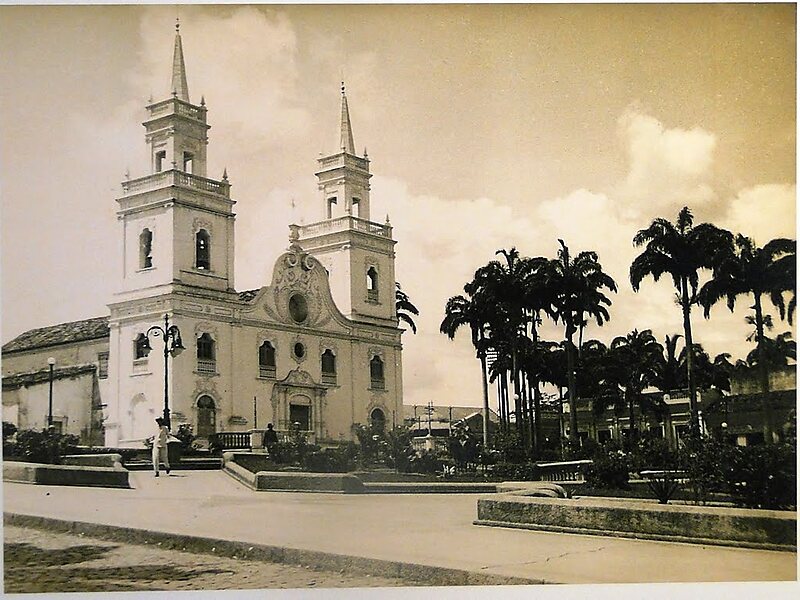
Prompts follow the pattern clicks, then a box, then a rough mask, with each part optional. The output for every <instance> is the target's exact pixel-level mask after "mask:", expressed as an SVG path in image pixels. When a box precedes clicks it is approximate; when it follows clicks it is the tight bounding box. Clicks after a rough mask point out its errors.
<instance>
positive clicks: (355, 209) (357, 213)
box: [350, 198, 361, 218]
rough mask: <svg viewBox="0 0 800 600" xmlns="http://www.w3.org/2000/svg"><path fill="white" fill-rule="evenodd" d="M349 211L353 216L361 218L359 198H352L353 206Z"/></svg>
mask: <svg viewBox="0 0 800 600" xmlns="http://www.w3.org/2000/svg"><path fill="white" fill-rule="evenodd" d="M350 213H351V214H352V215H353V216H354V217H358V218H361V200H359V199H358V198H353V208H352V209H351V211H350Z"/></svg>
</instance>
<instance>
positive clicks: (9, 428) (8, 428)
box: [3, 421, 17, 458]
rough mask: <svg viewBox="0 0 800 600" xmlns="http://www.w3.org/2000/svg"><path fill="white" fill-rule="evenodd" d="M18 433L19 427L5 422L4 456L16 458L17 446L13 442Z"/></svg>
mask: <svg viewBox="0 0 800 600" xmlns="http://www.w3.org/2000/svg"><path fill="white" fill-rule="evenodd" d="M16 433H17V426H16V425H14V424H13V423H9V422H8V421H3V456H5V457H6V458H7V457H9V456H14V455H15V454H16V452H17V445H16V443H15V442H14V441H13V440H12V438H13V437H14V435H15V434H16Z"/></svg>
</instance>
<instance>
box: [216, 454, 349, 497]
mask: <svg viewBox="0 0 800 600" xmlns="http://www.w3.org/2000/svg"><path fill="white" fill-rule="evenodd" d="M222 461H223V462H222V469H223V470H224V471H225V472H226V473H228V475H230V476H231V477H233V478H234V479H238V480H239V481H241V482H242V483H244V484H245V485H247V486H248V487H250V488H252V489H254V490H256V491H258V492H265V491H268V492H322V493H329V494H359V493H363V492H364V484H363V483H361V480H360V479H359V478H358V477H355V476H353V475H347V474H344V473H303V472H284V471H259V472H258V473H252V472H251V471H248V470H247V469H245V468H244V467H242V466H241V465H237V464H236V455H235V453H233V452H225V453H224V454H223V455H222Z"/></svg>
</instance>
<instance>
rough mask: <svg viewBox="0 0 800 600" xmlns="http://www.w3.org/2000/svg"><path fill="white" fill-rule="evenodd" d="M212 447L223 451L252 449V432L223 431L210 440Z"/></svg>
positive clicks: (214, 434)
mask: <svg viewBox="0 0 800 600" xmlns="http://www.w3.org/2000/svg"><path fill="white" fill-rule="evenodd" d="M208 441H209V442H210V443H211V445H214V446H218V447H219V448H221V449H222V450H241V449H249V448H250V432H248V431H221V432H219V433H213V434H211V435H210V436H209V440H208Z"/></svg>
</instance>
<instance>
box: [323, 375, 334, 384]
mask: <svg viewBox="0 0 800 600" xmlns="http://www.w3.org/2000/svg"><path fill="white" fill-rule="evenodd" d="M322 384H323V385H336V373H323V374H322Z"/></svg>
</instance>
